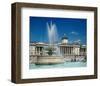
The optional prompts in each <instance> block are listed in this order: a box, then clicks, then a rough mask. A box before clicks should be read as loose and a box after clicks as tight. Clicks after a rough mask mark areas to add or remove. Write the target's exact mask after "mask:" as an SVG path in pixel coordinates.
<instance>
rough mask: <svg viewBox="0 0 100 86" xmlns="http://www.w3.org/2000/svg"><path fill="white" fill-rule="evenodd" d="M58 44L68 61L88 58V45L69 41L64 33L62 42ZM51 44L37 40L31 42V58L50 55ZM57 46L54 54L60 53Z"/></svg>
mask: <svg viewBox="0 0 100 86" xmlns="http://www.w3.org/2000/svg"><path fill="white" fill-rule="evenodd" d="M55 45H57V46H58V48H59V51H60V53H61V55H62V56H63V57H64V58H65V60H66V61H81V60H84V59H86V45H81V44H80V43H69V42H68V38H67V37H66V36H65V35H64V36H63V37H62V39H61V42H60V43H57V44H54V45H53V46H55ZM49 46H50V44H47V43H42V42H37V43H30V48H29V53H30V59H33V57H36V56H48V50H47V49H48V47H49ZM56 50H57V49H56V47H54V51H53V55H58V54H57V53H56Z"/></svg>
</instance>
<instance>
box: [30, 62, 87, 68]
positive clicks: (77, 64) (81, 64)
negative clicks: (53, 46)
mask: <svg viewBox="0 0 100 86" xmlns="http://www.w3.org/2000/svg"><path fill="white" fill-rule="evenodd" d="M65 67H66V68H73V67H86V62H65V63H62V64H50V65H35V64H29V69H45V68H65Z"/></svg>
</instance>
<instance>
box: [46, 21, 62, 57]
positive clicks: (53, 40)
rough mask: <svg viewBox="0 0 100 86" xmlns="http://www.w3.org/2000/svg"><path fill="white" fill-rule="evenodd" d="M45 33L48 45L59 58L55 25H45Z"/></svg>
mask: <svg viewBox="0 0 100 86" xmlns="http://www.w3.org/2000/svg"><path fill="white" fill-rule="evenodd" d="M47 31H48V40H49V45H50V47H53V48H55V49H56V55H58V56H61V53H60V49H59V47H58V44H57V43H58V31H57V27H56V24H54V23H52V21H51V23H50V24H49V23H47Z"/></svg>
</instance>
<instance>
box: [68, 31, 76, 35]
mask: <svg viewBox="0 0 100 86" xmlns="http://www.w3.org/2000/svg"><path fill="white" fill-rule="evenodd" d="M70 34H73V35H78V33H77V32H75V31H72V32H71V33H70Z"/></svg>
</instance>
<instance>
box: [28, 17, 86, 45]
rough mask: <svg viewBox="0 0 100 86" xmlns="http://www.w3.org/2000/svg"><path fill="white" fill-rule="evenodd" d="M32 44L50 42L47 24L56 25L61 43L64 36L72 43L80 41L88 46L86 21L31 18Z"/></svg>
mask: <svg viewBox="0 0 100 86" xmlns="http://www.w3.org/2000/svg"><path fill="white" fill-rule="evenodd" d="M29 18H30V21H29V22H30V26H29V28H30V42H48V35H47V23H50V22H51V21H52V23H54V24H56V27H57V30H58V38H59V42H60V41H61V37H63V35H64V34H66V36H67V37H68V40H69V42H70V43H72V42H75V41H80V42H81V43H82V44H86V27H87V25H86V24H87V20H86V19H76V18H58V17H57V18H52V17H34V16H30V17H29Z"/></svg>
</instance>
